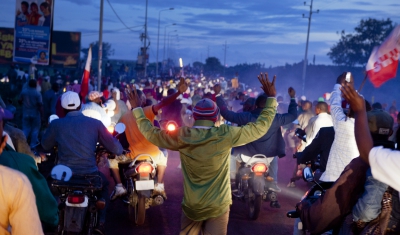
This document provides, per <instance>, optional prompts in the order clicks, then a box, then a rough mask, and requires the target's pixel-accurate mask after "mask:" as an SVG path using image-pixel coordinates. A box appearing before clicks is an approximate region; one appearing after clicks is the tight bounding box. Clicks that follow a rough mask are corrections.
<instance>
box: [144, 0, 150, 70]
mask: <svg viewBox="0 0 400 235" xmlns="http://www.w3.org/2000/svg"><path fill="white" fill-rule="evenodd" d="M148 3H149V0H146V15H145V19H144V43H143V51H144V77H145V78H146V77H147V45H146V39H147V6H148Z"/></svg>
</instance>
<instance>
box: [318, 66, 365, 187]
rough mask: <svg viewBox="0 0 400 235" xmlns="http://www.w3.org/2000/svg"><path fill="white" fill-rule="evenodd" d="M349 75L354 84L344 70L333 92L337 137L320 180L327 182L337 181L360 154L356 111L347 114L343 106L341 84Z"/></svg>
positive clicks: (332, 107) (333, 113)
mask: <svg viewBox="0 0 400 235" xmlns="http://www.w3.org/2000/svg"><path fill="white" fill-rule="evenodd" d="M346 77H348V79H349V81H350V83H352V84H354V78H353V76H352V75H351V73H347V72H344V73H342V74H341V75H340V76H339V77H338V78H337V80H336V84H335V86H334V87H333V91H332V93H331V98H330V102H331V116H332V121H333V127H334V129H335V139H334V141H333V143H332V147H331V150H330V152H329V157H328V163H327V165H326V171H325V172H324V173H323V174H322V176H321V178H320V180H321V181H325V182H334V181H336V180H337V179H338V178H339V176H340V174H341V173H342V171H343V170H344V168H345V167H346V166H347V165H348V164H349V163H350V162H351V160H353V159H354V158H356V157H358V156H359V155H360V154H359V152H358V149H357V144H356V138H355V137H354V117H353V116H354V113H353V112H352V111H349V113H348V114H349V115H348V116H347V115H346V114H345V112H344V111H343V108H342V97H341V94H342V92H341V91H340V87H341V86H342V85H341V84H342V83H344V82H345V81H346Z"/></svg>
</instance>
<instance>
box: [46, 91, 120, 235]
mask: <svg viewBox="0 0 400 235" xmlns="http://www.w3.org/2000/svg"><path fill="white" fill-rule="evenodd" d="M61 105H62V107H63V108H64V111H65V112H66V113H67V115H66V116H65V117H64V118H60V119H56V120H54V121H52V122H51V123H50V125H49V127H48V129H47V130H46V132H45V133H44V135H43V137H42V146H43V148H44V149H45V150H51V149H52V148H53V147H54V146H57V147H58V162H57V164H63V165H66V166H68V167H69V168H71V170H72V172H73V173H74V174H81V175H99V176H100V177H101V178H102V181H103V188H102V191H101V198H100V201H103V202H105V203H106V204H105V205H106V207H105V208H104V209H103V210H100V211H99V217H100V219H99V229H100V230H103V228H104V227H103V226H104V222H105V215H106V214H105V213H106V208H107V204H108V203H107V199H108V181H107V179H106V177H105V176H104V174H103V173H101V172H100V171H99V170H98V167H97V164H96V156H95V151H96V145H97V143H98V142H99V143H100V144H101V145H102V146H104V147H105V148H106V149H107V150H109V151H110V152H112V153H114V154H117V155H121V154H122V146H121V144H120V143H119V142H118V140H117V139H115V138H114V137H113V136H112V135H111V134H110V133H109V132H108V131H107V129H106V128H105V126H104V125H103V123H102V122H100V121H98V120H96V119H93V118H90V117H86V116H84V115H83V114H82V112H81V111H79V110H80V106H81V101H80V99H79V95H78V93H75V92H72V91H68V92H66V93H64V94H63V95H62V97H61Z"/></svg>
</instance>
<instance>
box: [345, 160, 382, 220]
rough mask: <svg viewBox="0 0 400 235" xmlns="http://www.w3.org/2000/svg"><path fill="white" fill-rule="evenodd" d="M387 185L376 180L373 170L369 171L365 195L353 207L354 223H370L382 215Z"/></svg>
mask: <svg viewBox="0 0 400 235" xmlns="http://www.w3.org/2000/svg"><path fill="white" fill-rule="evenodd" d="M387 187H388V186H387V185H386V184H384V183H382V182H380V181H378V180H376V179H374V177H372V174H371V168H369V169H368V170H367V180H366V181H365V184H364V189H365V191H364V193H363V195H362V196H361V197H360V198H359V199H358V201H357V204H356V205H355V206H354V207H353V219H354V221H359V220H361V221H363V222H370V221H371V220H373V219H375V218H376V217H378V215H379V214H380V213H381V202H382V198H383V194H384V193H385V191H386V189H387Z"/></svg>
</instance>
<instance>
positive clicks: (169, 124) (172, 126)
mask: <svg viewBox="0 0 400 235" xmlns="http://www.w3.org/2000/svg"><path fill="white" fill-rule="evenodd" d="M167 130H168V131H174V130H176V125H175V124H174V123H168V124H167Z"/></svg>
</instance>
